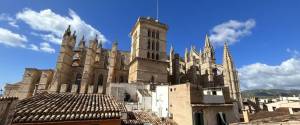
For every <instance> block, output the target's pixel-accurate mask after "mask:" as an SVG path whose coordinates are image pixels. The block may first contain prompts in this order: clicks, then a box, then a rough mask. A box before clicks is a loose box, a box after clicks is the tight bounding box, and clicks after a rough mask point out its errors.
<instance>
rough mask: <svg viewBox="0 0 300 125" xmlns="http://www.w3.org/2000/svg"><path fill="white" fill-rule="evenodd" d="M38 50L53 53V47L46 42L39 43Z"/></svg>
mask: <svg viewBox="0 0 300 125" xmlns="http://www.w3.org/2000/svg"><path fill="white" fill-rule="evenodd" d="M40 50H41V51H43V52H47V53H55V49H54V48H52V47H51V46H50V44H49V43H46V42H43V43H40Z"/></svg>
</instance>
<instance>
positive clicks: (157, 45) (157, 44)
mask: <svg viewBox="0 0 300 125" xmlns="http://www.w3.org/2000/svg"><path fill="white" fill-rule="evenodd" d="M156 51H159V42H158V41H157V42H156Z"/></svg>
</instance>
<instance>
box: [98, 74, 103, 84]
mask: <svg viewBox="0 0 300 125" xmlns="http://www.w3.org/2000/svg"><path fill="white" fill-rule="evenodd" d="M97 84H98V86H102V85H103V75H102V74H99V76H98V83H97Z"/></svg>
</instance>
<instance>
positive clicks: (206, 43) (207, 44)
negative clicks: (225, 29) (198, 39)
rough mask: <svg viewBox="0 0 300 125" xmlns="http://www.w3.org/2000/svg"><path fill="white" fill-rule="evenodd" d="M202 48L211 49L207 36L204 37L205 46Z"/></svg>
mask: <svg viewBox="0 0 300 125" xmlns="http://www.w3.org/2000/svg"><path fill="white" fill-rule="evenodd" d="M204 47H205V48H207V47H212V46H211V43H210V40H209V37H208V35H207V34H206V35H205V45H204Z"/></svg>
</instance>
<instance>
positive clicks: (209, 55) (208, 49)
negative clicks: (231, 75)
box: [203, 34, 216, 63]
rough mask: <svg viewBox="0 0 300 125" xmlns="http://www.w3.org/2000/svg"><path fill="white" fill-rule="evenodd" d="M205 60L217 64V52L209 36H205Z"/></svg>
mask: <svg viewBox="0 0 300 125" xmlns="http://www.w3.org/2000/svg"><path fill="white" fill-rule="evenodd" d="M203 53H204V60H205V61H206V62H207V61H211V62H212V63H215V60H216V59H215V51H214V48H213V46H212V45H211V43H210V40H209V38H208V35H207V34H206V36H205V44H204V51H203Z"/></svg>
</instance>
